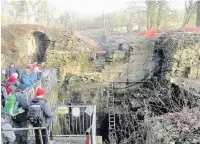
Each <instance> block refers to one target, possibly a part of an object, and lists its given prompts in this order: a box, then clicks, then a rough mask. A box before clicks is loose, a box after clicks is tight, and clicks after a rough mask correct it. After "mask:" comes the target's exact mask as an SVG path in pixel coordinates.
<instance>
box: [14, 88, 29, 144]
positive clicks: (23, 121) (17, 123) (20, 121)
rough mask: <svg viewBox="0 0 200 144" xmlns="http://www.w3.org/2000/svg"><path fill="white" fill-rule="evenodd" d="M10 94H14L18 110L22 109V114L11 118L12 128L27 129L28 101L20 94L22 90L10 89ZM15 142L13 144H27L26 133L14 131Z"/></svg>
mask: <svg viewBox="0 0 200 144" xmlns="http://www.w3.org/2000/svg"><path fill="white" fill-rule="evenodd" d="M11 89H12V92H14V93H15V97H16V102H17V103H18V109H19V108H22V109H23V110H24V112H22V113H20V114H18V115H16V116H14V117H12V122H13V127H14V128H27V127H28V118H27V117H28V109H29V105H28V101H27V99H26V97H25V95H24V94H23V93H22V92H21V91H22V90H21V89H19V88H17V89H15V87H11ZM15 135H16V140H15V142H14V144H27V139H28V131H25V130H23V131H15Z"/></svg>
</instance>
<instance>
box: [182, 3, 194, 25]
mask: <svg viewBox="0 0 200 144" xmlns="http://www.w3.org/2000/svg"><path fill="white" fill-rule="evenodd" d="M196 4H197V3H196V2H194V1H193V0H189V1H185V15H184V20H183V24H182V26H181V27H184V26H186V25H187V24H188V22H189V21H190V18H191V16H192V14H193V13H194V10H195V7H196Z"/></svg>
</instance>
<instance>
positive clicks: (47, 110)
mask: <svg viewBox="0 0 200 144" xmlns="http://www.w3.org/2000/svg"><path fill="white" fill-rule="evenodd" d="M44 95H45V91H44V90H43V89H42V88H37V90H36V94H35V98H34V99H33V100H32V101H31V102H30V105H29V107H30V108H29V112H30V113H31V109H32V108H33V109H34V108H35V105H39V106H40V108H41V111H42V113H43V118H41V119H40V120H41V121H39V120H36V121H34V122H31V121H30V122H31V124H32V125H33V127H47V128H49V126H50V124H51V120H52V117H53V113H52V110H51V107H50V105H49V104H48V102H47V101H46V99H45V98H44ZM34 111H35V110H34ZM35 138H36V144H40V137H39V131H38V130H35ZM42 139H43V143H44V144H48V132H47V131H46V130H44V129H43V130H42Z"/></svg>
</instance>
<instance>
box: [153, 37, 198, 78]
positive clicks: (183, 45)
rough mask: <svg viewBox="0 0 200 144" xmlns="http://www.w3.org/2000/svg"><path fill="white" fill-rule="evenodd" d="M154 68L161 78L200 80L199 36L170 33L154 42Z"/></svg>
mask: <svg viewBox="0 0 200 144" xmlns="http://www.w3.org/2000/svg"><path fill="white" fill-rule="evenodd" d="M154 54H155V61H154V63H155V66H157V67H158V69H157V71H155V72H154V74H156V73H160V76H161V77H163V78H167V79H171V78H173V77H184V78H189V79H195V78H200V71H199V66H200V34H196V33H170V34H166V35H163V36H161V37H159V38H158V39H156V40H155V46H154Z"/></svg>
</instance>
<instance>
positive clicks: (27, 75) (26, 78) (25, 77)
mask: <svg viewBox="0 0 200 144" xmlns="http://www.w3.org/2000/svg"><path fill="white" fill-rule="evenodd" d="M30 73H31V72H30V70H29V69H26V70H25V71H24V73H23V74H22V76H21V83H22V84H24V85H25V86H26V88H31V87H32V85H33V83H32V81H31V76H30Z"/></svg>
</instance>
